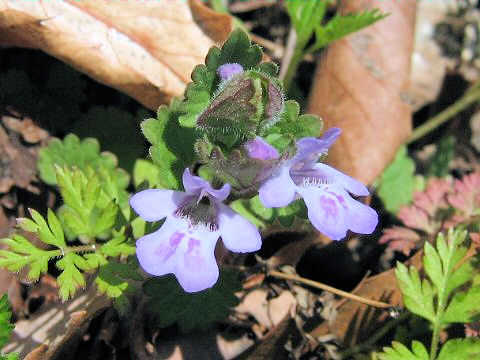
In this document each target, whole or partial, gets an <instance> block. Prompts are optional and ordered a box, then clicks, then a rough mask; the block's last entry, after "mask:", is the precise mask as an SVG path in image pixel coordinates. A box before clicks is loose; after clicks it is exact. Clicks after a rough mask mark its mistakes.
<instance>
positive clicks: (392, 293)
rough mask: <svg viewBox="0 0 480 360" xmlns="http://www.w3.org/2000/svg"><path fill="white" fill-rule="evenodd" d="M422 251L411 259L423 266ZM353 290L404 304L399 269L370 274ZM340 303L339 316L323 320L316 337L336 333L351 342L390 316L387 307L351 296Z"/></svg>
mask: <svg viewBox="0 0 480 360" xmlns="http://www.w3.org/2000/svg"><path fill="white" fill-rule="evenodd" d="M422 254H423V252H422V251H419V252H417V253H416V254H415V255H414V256H413V257H412V258H411V259H410V260H409V263H410V264H412V265H413V266H415V267H416V268H419V267H420V266H421V258H422ZM353 293H354V294H355V295H359V296H362V297H364V298H367V299H372V300H380V301H385V302H388V303H389V304H392V305H393V306H400V305H401V304H402V294H401V292H400V290H399V289H398V287H397V281H396V277H395V269H390V270H388V271H385V272H383V273H381V274H378V275H375V276H372V277H369V278H366V279H365V280H364V281H363V282H362V283H361V285H360V286H358V288H357V289H356V290H355V291H353ZM338 304H340V305H339V306H338V308H337V316H336V317H335V319H334V320H333V321H332V322H327V321H324V322H322V323H321V324H320V325H319V326H318V327H316V328H315V329H314V330H313V331H312V332H310V335H312V337H313V339H316V338H320V337H322V336H324V335H326V334H334V335H335V336H336V337H337V338H338V339H340V340H341V341H342V342H343V343H344V345H346V346H350V345H353V344H356V343H357V342H358V341H360V340H362V339H364V338H365V337H367V336H368V335H369V334H370V332H371V330H372V329H373V328H375V327H376V326H378V324H380V323H382V322H383V321H385V319H386V317H387V316H388V313H387V312H386V311H385V310H384V309H383V310H379V309H375V308H372V307H370V306H367V305H364V304H361V303H358V302H354V301H351V300H347V301H345V300H343V299H342V300H339V303H338ZM312 345H314V343H313V344H312Z"/></svg>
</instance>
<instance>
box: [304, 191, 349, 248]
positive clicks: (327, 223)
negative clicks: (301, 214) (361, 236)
mask: <svg viewBox="0 0 480 360" xmlns="http://www.w3.org/2000/svg"><path fill="white" fill-rule="evenodd" d="M342 191H343V192H344V193H345V195H346V196H349V195H348V194H347V192H346V191H345V190H342ZM298 192H299V193H300V194H301V195H302V197H303V200H304V201H305V205H307V208H308V218H309V219H310V222H311V223H312V225H313V226H314V227H315V228H316V229H317V230H318V231H320V232H321V233H323V234H325V235H327V236H328V237H329V238H331V239H332V240H340V239H343V238H344V237H345V235H346V234H347V230H348V224H347V221H348V220H349V217H348V213H347V211H346V208H345V206H344V205H342V204H341V203H340V200H339V198H338V196H339V195H338V194H335V193H332V192H330V191H326V188H318V187H307V188H299V189H298ZM340 196H341V195H340Z"/></svg>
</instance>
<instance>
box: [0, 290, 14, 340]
mask: <svg viewBox="0 0 480 360" xmlns="http://www.w3.org/2000/svg"><path fill="white" fill-rule="evenodd" d="M11 317H12V311H11V308H10V304H9V302H8V295H7V294H3V295H2V297H1V298H0V348H3V347H4V346H5V345H6V343H7V342H8V340H9V339H10V335H11V334H12V331H13V328H14V326H13V325H12V324H11V323H10V319H11Z"/></svg>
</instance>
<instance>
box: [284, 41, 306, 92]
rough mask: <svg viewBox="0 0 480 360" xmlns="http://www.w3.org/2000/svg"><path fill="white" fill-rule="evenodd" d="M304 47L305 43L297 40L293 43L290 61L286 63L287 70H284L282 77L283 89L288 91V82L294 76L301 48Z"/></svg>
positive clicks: (299, 59)
mask: <svg viewBox="0 0 480 360" xmlns="http://www.w3.org/2000/svg"><path fill="white" fill-rule="evenodd" d="M304 48H305V44H304V43H303V42H301V41H299V40H297V42H296V44H295V49H294V50H293V54H292V57H291V59H290V62H289V63H288V67H287V71H286V72H285V76H284V78H283V86H284V88H285V91H287V92H288V89H289V88H290V84H291V83H292V80H293V77H294V76H295V74H296V72H297V69H298V66H299V65H300V62H301V61H302V59H303V49H304Z"/></svg>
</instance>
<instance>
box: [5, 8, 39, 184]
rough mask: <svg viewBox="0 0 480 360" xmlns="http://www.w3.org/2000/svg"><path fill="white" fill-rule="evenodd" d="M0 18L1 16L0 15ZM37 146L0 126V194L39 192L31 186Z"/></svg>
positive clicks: (35, 167) (34, 170)
mask: <svg viewBox="0 0 480 360" xmlns="http://www.w3.org/2000/svg"><path fill="white" fill-rule="evenodd" d="M0 16H1V15H0ZM38 148H39V147H38V146H31V147H26V146H24V145H23V144H22V143H21V141H20V139H19V136H18V135H17V133H15V132H13V131H12V132H10V133H7V132H6V131H5V130H4V128H3V127H2V126H0V158H1V159H2V160H1V162H0V193H7V192H9V191H10V189H11V188H12V186H18V187H20V188H23V189H27V190H29V191H31V192H33V193H38V192H39V190H38V189H37V188H36V187H35V186H33V185H32V182H33V181H34V180H36V174H37V166H36V161H37V160H36V159H37V151H38Z"/></svg>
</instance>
